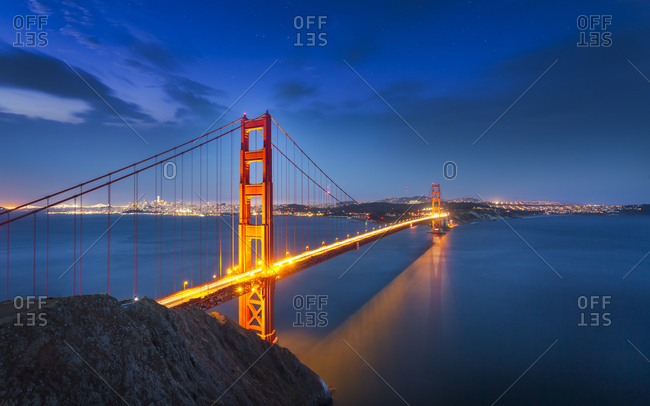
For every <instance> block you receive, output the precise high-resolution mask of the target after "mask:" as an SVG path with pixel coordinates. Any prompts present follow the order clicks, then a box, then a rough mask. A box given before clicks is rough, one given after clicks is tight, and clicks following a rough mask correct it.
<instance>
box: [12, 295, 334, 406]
mask: <svg viewBox="0 0 650 406" xmlns="http://www.w3.org/2000/svg"><path fill="white" fill-rule="evenodd" d="M15 307H16V306H14V303H13V302H4V303H1V304H0V400H3V401H6V402H7V403H6V404H12V403H15V404H20V405H65V404H70V405H101V404H110V405H118V404H129V405H133V406H135V405H213V404H215V405H329V404H331V402H332V398H331V394H330V392H329V391H328V390H327V387H326V386H325V384H324V383H323V381H322V380H321V379H320V378H319V377H318V376H317V375H316V374H315V373H314V372H312V371H311V370H310V369H309V368H307V367H306V366H305V365H303V364H302V363H300V361H299V360H298V359H297V358H296V357H295V356H294V355H293V354H292V353H291V352H290V351H289V350H287V349H286V348H283V347H281V346H279V345H277V344H271V343H268V342H266V341H263V340H261V339H260V338H259V337H257V335H255V334H254V333H251V332H249V331H247V330H244V329H242V328H241V327H240V326H239V325H238V324H237V323H235V322H233V321H232V320H230V319H228V318H227V317H225V316H223V315H221V314H219V313H212V314H207V313H205V312H202V311H200V310H198V309H179V310H170V309H167V308H166V307H163V306H160V305H158V304H157V303H156V302H154V301H152V300H149V299H146V298H145V299H141V300H139V301H136V302H131V303H123V304H120V303H119V302H118V301H117V300H116V299H114V298H112V297H109V296H106V295H90V296H76V297H67V298H49V299H47V300H46V302H45V304H44V305H43V306H42V308H41V309H40V310H33V309H30V310H26V309H25V307H24V306H23V308H22V309H20V310H16V309H15ZM32 307H33V306H32ZM32 312H33V313H36V315H35V316H29V315H28V313H32ZM39 314H42V315H41V316H40V317H39ZM32 318H34V321H35V323H30V320H31V319H32ZM43 320H45V321H46V323H44V322H43ZM27 324H36V325H35V326H28V325H27ZM42 324H44V325H42Z"/></svg>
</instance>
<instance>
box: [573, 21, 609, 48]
mask: <svg viewBox="0 0 650 406" xmlns="http://www.w3.org/2000/svg"><path fill="white" fill-rule="evenodd" d="M610 25H612V16H611V15H609V14H607V15H590V16H586V15H581V16H578V29H579V30H580V41H578V46H579V47H591V48H598V47H605V48H607V47H609V46H611V45H612V33H611V32H610V31H607V28H608V27H609V26H610Z"/></svg>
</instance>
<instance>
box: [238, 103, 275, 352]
mask: <svg viewBox="0 0 650 406" xmlns="http://www.w3.org/2000/svg"><path fill="white" fill-rule="evenodd" d="M252 131H261V132H262V134H263V136H264V141H263V146H262V149H259V150H253V151H251V150H250V142H249V141H250V139H249V135H250V133H251V132H252ZM271 157H272V154H271V116H270V115H269V112H268V111H267V112H266V114H264V115H263V116H261V117H259V118H256V119H252V120H249V119H247V118H246V115H245V114H244V117H243V118H242V119H241V151H240V160H239V162H240V181H239V271H240V272H242V273H243V272H248V271H251V270H253V269H255V268H256V267H257V266H261V267H262V277H261V283H259V284H258V285H256V286H253V288H252V289H251V291H250V292H247V293H245V294H244V295H242V296H240V297H239V325H241V326H242V327H244V328H246V329H248V330H251V331H254V332H256V333H257V334H258V335H259V336H260V337H262V338H263V339H265V340H267V341H271V342H274V341H275V340H276V336H275V327H274V320H273V313H274V292H275V273H274V271H273V269H272V267H273V180H272V166H271ZM255 162H261V164H262V165H261V166H262V182H261V183H251V176H250V170H251V164H252V163H255ZM251 198H261V206H262V220H261V223H259V224H254V223H252V222H251ZM256 200H259V199H256ZM258 244H259V245H258ZM258 246H259V247H260V248H259V249H257V250H253V247H258ZM253 255H255V257H254V258H253Z"/></svg>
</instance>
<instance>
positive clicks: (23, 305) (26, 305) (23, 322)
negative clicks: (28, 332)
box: [14, 296, 47, 327]
mask: <svg viewBox="0 0 650 406" xmlns="http://www.w3.org/2000/svg"><path fill="white" fill-rule="evenodd" d="M45 298H46V296H27V297H22V296H16V297H15V298H14V309H15V310H16V321H15V322H14V326H16V327H35V326H39V327H43V326H45V325H47V319H46V318H45V316H47V314H46V313H43V312H42V311H41V309H42V308H43V305H44V304H45ZM24 310H26V311H27V312H26V313H23V311H24Z"/></svg>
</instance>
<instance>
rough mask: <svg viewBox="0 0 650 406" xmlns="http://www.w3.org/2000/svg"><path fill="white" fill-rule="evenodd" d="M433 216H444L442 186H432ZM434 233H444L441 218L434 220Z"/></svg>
mask: <svg viewBox="0 0 650 406" xmlns="http://www.w3.org/2000/svg"><path fill="white" fill-rule="evenodd" d="M431 205H432V206H431V214H433V215H434V216H435V215H436V214H437V215H440V214H442V200H441V199H440V184H435V183H432V184H431ZM432 226H433V232H435V233H440V232H442V220H441V219H440V218H435V219H433V224H432Z"/></svg>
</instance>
